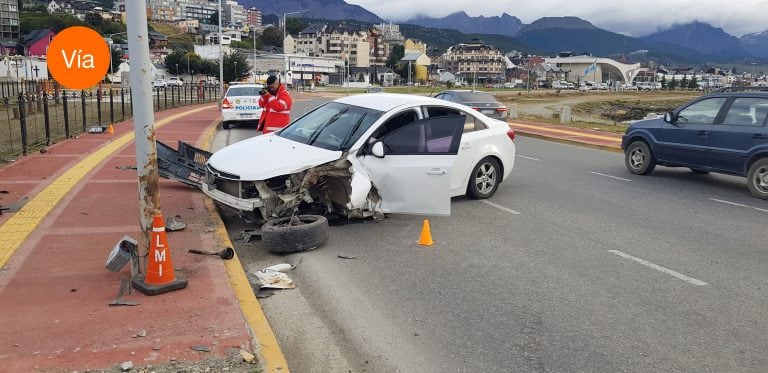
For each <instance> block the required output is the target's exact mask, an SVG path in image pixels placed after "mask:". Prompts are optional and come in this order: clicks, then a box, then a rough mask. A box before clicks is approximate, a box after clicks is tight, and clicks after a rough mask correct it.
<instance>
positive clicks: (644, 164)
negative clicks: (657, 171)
mask: <svg viewBox="0 0 768 373" xmlns="http://www.w3.org/2000/svg"><path fill="white" fill-rule="evenodd" d="M624 164H625V165H626V166H627V170H629V172H631V173H633V174H635V175H648V174H649V173H651V171H653V169H654V168H655V167H656V159H655V158H654V157H653V153H651V149H650V148H649V147H648V144H646V143H645V142H644V141H639V140H638V141H635V142H633V143H631V144H629V146H628V147H627V151H626V152H625V153H624Z"/></svg>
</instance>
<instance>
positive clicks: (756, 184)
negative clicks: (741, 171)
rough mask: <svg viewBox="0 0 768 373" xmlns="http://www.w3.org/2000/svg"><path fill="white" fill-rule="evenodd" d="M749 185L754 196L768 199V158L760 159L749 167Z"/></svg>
mask: <svg viewBox="0 0 768 373" xmlns="http://www.w3.org/2000/svg"><path fill="white" fill-rule="evenodd" d="M747 185H748V186H749V191H750V192H751V193H752V195H753V196H755V197H757V198H760V199H768V158H763V159H758V160H757V161H756V162H755V163H753V164H752V166H750V167H749V172H747Z"/></svg>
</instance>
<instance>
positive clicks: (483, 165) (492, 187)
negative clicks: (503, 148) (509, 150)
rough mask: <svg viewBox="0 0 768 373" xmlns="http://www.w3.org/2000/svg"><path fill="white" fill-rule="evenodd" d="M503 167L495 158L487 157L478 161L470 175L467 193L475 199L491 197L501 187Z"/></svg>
mask: <svg viewBox="0 0 768 373" xmlns="http://www.w3.org/2000/svg"><path fill="white" fill-rule="evenodd" d="M500 182H501V167H500V166H499V161H497V160H496V159H495V158H491V157H485V158H483V159H481V160H480V162H477V165H475V168H473V169H472V173H471V174H470V175H469V185H467V195H469V197H470V198H473V199H486V198H490V197H491V196H492V195H494V193H496V190H497V189H499V183H500Z"/></svg>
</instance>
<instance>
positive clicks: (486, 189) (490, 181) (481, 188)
mask: <svg viewBox="0 0 768 373" xmlns="http://www.w3.org/2000/svg"><path fill="white" fill-rule="evenodd" d="M475 186H477V191H478V192H480V193H481V194H488V193H490V192H491V191H492V190H493V187H494V186H496V167H493V165H492V164H491V163H483V164H482V165H480V167H478V168H477V172H476V173H475Z"/></svg>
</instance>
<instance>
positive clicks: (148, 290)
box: [131, 275, 188, 295]
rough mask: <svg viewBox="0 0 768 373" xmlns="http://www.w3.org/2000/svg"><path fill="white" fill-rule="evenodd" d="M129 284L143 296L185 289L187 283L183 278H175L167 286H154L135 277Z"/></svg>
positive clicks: (142, 277)
mask: <svg viewBox="0 0 768 373" xmlns="http://www.w3.org/2000/svg"><path fill="white" fill-rule="evenodd" d="M131 282H132V283H133V287H134V288H135V289H136V290H138V291H140V292H142V293H144V294H145V295H158V294H162V293H167V292H169V291H174V290H180V289H184V288H185V287H187V282H188V281H187V279H185V278H183V277H179V276H176V279H174V280H173V281H171V282H169V283H167V284H162V285H155V284H148V283H146V281H144V276H142V275H138V276H135V277H134V278H133V281H131Z"/></svg>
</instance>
